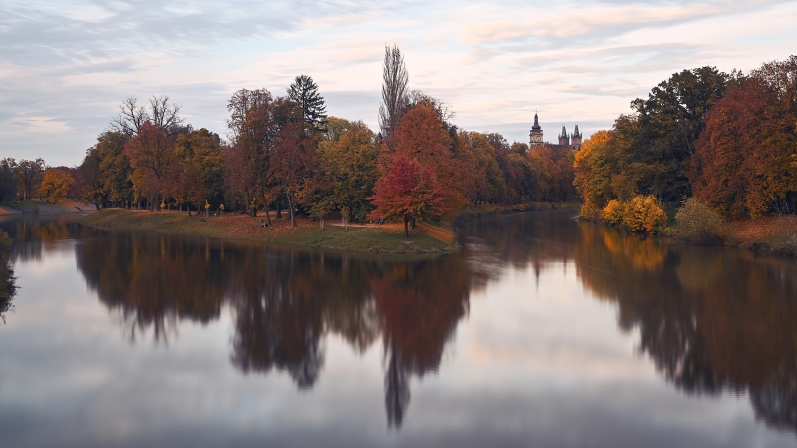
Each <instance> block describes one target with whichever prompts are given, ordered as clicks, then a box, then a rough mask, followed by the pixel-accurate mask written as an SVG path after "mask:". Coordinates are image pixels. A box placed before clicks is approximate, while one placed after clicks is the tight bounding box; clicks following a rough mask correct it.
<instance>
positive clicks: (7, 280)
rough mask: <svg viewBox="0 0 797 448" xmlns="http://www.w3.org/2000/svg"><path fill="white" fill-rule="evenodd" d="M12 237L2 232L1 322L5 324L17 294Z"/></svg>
mask: <svg viewBox="0 0 797 448" xmlns="http://www.w3.org/2000/svg"><path fill="white" fill-rule="evenodd" d="M12 247H13V244H12V240H11V237H9V236H8V234H7V233H6V232H4V231H2V230H0V321H3V322H5V314H6V312H8V310H10V309H11V299H13V298H14V294H16V292H17V286H16V282H15V280H16V279H15V278H14V269H13V268H12V267H11V248H12Z"/></svg>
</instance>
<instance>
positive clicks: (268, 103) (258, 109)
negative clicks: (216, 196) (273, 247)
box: [223, 89, 277, 224]
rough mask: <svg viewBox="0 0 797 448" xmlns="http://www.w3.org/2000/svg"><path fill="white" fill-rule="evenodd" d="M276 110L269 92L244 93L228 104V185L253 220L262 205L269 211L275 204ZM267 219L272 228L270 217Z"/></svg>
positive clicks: (234, 96)
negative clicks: (273, 150) (271, 174)
mask: <svg viewBox="0 0 797 448" xmlns="http://www.w3.org/2000/svg"><path fill="white" fill-rule="evenodd" d="M274 107H275V105H274V99H273V97H272V96H271V93H269V91H268V90H266V89H257V90H247V89H241V90H239V91H237V92H235V93H234V94H233V96H232V97H231V98H230V100H229V102H228V103H227V110H228V111H229V112H230V118H229V119H228V120H227V127H228V128H229V129H230V139H231V141H232V145H231V146H230V147H229V148H225V149H224V152H223V158H224V161H225V167H226V172H227V175H226V176H225V182H226V184H227V187H228V188H229V189H230V190H231V191H232V192H233V196H237V197H238V198H239V200H240V201H242V202H243V205H244V207H245V208H246V209H248V210H250V213H251V214H252V216H254V215H255V214H256V213H257V206H258V204H262V205H263V206H264V207H267V206H268V204H269V203H270V202H271V197H272V188H273V185H272V183H271V181H270V178H269V169H270V168H269V166H270V165H269V164H270V152H271V148H272V146H273V140H274V136H275V134H276V130H277V123H276V121H275V119H274ZM266 219H267V220H268V222H269V224H270V223H271V218H270V216H269V215H268V214H266Z"/></svg>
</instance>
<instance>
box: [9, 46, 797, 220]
mask: <svg viewBox="0 0 797 448" xmlns="http://www.w3.org/2000/svg"><path fill="white" fill-rule="evenodd" d="M631 106H632V112H631V113H629V114H626V115H621V116H620V117H618V118H617V119H616V120H615V122H614V125H613V126H612V127H611V129H609V130H606V131H598V132H596V133H595V134H593V135H592V136H591V137H590V138H589V139H588V140H586V141H585V142H584V144H583V145H582V147H581V149H580V150H579V151H578V152H576V151H574V150H570V149H566V147H559V146H556V145H543V146H541V147H537V148H534V149H532V150H529V147H528V145H527V144H525V143H518V142H515V143H513V144H509V143H508V142H507V140H506V139H505V138H504V137H503V136H501V135H500V134H498V133H479V132H471V131H467V130H464V129H461V128H459V127H457V126H456V125H455V124H453V123H452V118H453V115H454V114H453V113H452V111H451V110H450V109H449V107H448V105H447V104H445V103H444V102H442V101H440V100H438V99H436V98H433V97H431V96H429V95H426V94H424V93H423V92H421V91H418V90H410V89H409V87H408V74H407V70H406V67H405V65H404V60H403V57H402V56H401V53H400V51H399V49H398V48H397V47H395V46H394V47H387V48H386V49H385V59H384V63H383V86H382V103H381V106H380V109H379V130H378V132H375V131H373V130H371V129H369V128H368V126H366V125H365V124H364V123H363V122H362V121H349V120H345V119H342V118H337V117H331V116H327V114H326V106H325V103H324V99H323V97H322V96H321V95H320V93H319V89H318V86H317V85H316V83H315V82H314V81H313V79H312V78H311V77H309V76H306V75H301V76H298V77H296V79H295V80H294V82H293V84H291V86H290V87H289V88H288V89H287V95H286V96H282V97H275V96H273V95H272V94H271V93H270V92H269V91H268V90H266V89H255V90H248V89H241V90H239V91H237V92H235V93H234V94H233V95H232V97H231V98H230V99H229V101H228V103H227V110H228V112H229V117H228V119H227V135H226V138H222V137H220V136H219V135H218V134H216V133H214V132H211V131H209V130H207V129H199V130H196V129H194V128H193V127H192V126H191V125H190V124H187V123H185V120H184V118H183V117H182V116H181V115H180V107H179V106H176V105H174V104H173V103H172V102H170V100H169V98H168V97H166V96H161V97H152V98H151V99H150V100H149V104H147V105H141V104H139V103H138V102H137V101H136V99H133V98H129V99H127V100H126V101H124V102H123V103H122V105H121V107H120V109H121V113H120V114H119V115H118V116H117V117H115V118H114V119H113V120H112V122H111V123H110V125H109V126H108V128H107V129H106V130H105V131H104V132H103V133H101V134H100V135H99V136H98V137H97V143H96V144H95V145H94V146H92V147H91V148H89V149H88V151H87V152H86V156H85V159H84V160H83V163H82V164H81V165H80V166H78V167H74V168H66V167H58V168H47V167H46V166H45V163H44V161H43V160H42V159H36V160H23V161H20V162H16V161H15V160H13V159H4V160H2V161H0V199H2V200H15V199H18V198H22V199H29V198H31V197H32V196H35V195H39V196H41V197H44V198H47V199H48V200H53V201H55V200H58V199H60V198H63V197H72V198H79V199H83V200H85V201H87V202H91V203H93V204H95V205H96V206H97V208H103V207H114V206H115V207H128V208H133V207H135V208H148V209H152V210H157V209H161V208H167V209H175V208H176V209H180V210H186V211H188V212H189V213H191V211H192V210H198V211H202V210H205V211H206V210H219V209H226V210H231V211H244V212H248V213H250V214H252V215H256V214H257V211H258V210H264V209H266V208H269V209H271V210H276V211H277V216H278V217H281V216H282V213H283V212H285V213H287V215H288V217H289V218H290V219H291V220H292V222H293V223H294V225H295V214H296V212H300V213H303V214H306V215H310V216H312V217H313V218H321V219H323V218H324V217H326V216H330V215H334V216H338V217H342V218H343V219H345V220H362V219H377V218H399V219H401V218H403V219H404V222H405V228H406V225H407V223H409V222H412V221H413V220H414V219H415V218H423V219H426V218H432V219H434V218H438V217H440V216H441V215H446V214H451V213H453V212H454V211H456V210H457V209H458V208H460V207H462V206H464V205H466V204H479V203H497V204H516V203H522V202H526V201H568V200H576V199H578V198H580V199H581V200H582V201H583V207H582V209H581V215H582V217H585V218H590V219H593V218H595V219H604V220H607V221H610V222H613V223H618V224H625V225H626V226H628V227H631V228H632V229H633V230H640V231H655V230H657V229H660V228H661V227H663V226H664V225H666V222H667V219H666V215H665V214H664V212H663V205H665V204H678V203H681V202H683V201H684V200H685V199H687V198H692V197H694V200H695V201H698V202H700V203H701V204H703V205H705V206H706V207H704V208H703V209H705V210H713V211H715V212H718V213H720V214H722V215H724V216H725V217H727V218H734V219H735V218H741V217H747V216H749V217H753V218H755V217H758V216H761V215H762V214H764V213H768V212H777V213H794V212H795V210H796V209H797V208H796V207H797V156H796V155H795V153H797V150H796V148H797V57H795V56H791V57H789V58H788V59H787V60H785V61H774V62H770V63H766V64H763V65H762V66H761V67H760V68H758V69H756V70H753V71H752V72H750V73H749V74H747V75H745V74H743V73H742V72H738V71H733V72H731V73H724V72H721V71H718V70H717V69H716V68H714V67H701V68H696V69H691V70H684V71H682V72H679V73H675V74H674V75H672V76H671V77H670V78H669V79H667V80H665V81H663V82H662V83H660V84H659V85H658V86H656V87H654V88H653V89H652V90H651V92H650V94H649V95H648V97H647V98H646V99H636V100H634V101H633V102H632V103H631ZM703 209H700V210H703ZM690 210H691V208H690ZM698 218H700V217H698ZM266 219H267V220H270V219H271V217H270V215H267V216H266ZM698 220H702V218H701V219H698ZM705 220H706V221H709V219H705Z"/></svg>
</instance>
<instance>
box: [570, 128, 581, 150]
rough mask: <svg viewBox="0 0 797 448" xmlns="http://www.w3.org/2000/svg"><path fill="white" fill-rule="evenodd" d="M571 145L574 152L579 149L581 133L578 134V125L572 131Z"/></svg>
mask: <svg viewBox="0 0 797 448" xmlns="http://www.w3.org/2000/svg"><path fill="white" fill-rule="evenodd" d="M570 142H571V144H572V145H573V146H574V147H575V149H576V151H578V150H579V149H581V133H580V132H578V125H576V129H575V130H574V131H573V135H572V139H571V141H570Z"/></svg>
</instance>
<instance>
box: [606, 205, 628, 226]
mask: <svg viewBox="0 0 797 448" xmlns="http://www.w3.org/2000/svg"><path fill="white" fill-rule="evenodd" d="M625 208H626V207H625V204H623V203H622V202H620V201H618V200H617V199H612V200H611V201H609V203H608V204H606V207H604V208H603V211H602V212H601V218H602V219H603V220H604V221H606V222H608V223H609V224H612V225H618V224H622V222H623V214H624V213H625Z"/></svg>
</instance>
